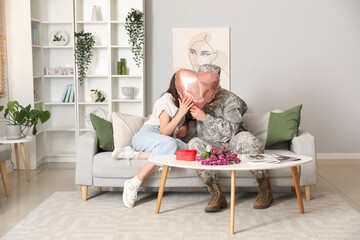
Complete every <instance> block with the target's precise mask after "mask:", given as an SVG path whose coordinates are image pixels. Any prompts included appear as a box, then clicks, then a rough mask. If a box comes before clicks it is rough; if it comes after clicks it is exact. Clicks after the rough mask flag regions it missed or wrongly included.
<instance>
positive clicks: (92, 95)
mask: <svg viewBox="0 0 360 240" xmlns="http://www.w3.org/2000/svg"><path fill="white" fill-rule="evenodd" d="M90 97H91V101H92V102H96V100H97V99H98V95H97V94H96V93H90Z"/></svg>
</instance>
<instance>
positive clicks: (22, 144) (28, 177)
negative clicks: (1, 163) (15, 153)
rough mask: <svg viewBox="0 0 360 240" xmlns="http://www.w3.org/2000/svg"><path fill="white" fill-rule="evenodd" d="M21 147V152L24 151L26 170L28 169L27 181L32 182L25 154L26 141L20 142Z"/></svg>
mask: <svg viewBox="0 0 360 240" xmlns="http://www.w3.org/2000/svg"><path fill="white" fill-rule="evenodd" d="M20 148H21V153H22V156H23V160H24V166H25V171H26V178H27V181H28V182H30V174H29V168H28V165H27V161H26V154H25V148H24V143H20Z"/></svg>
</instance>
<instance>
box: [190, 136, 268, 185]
mask: <svg viewBox="0 0 360 240" xmlns="http://www.w3.org/2000/svg"><path fill="white" fill-rule="evenodd" d="M188 145H189V149H196V150H197V151H198V154H203V153H204V152H206V147H207V146H210V147H211V148H213V147H216V148H220V147H222V146H229V147H230V149H231V150H232V151H234V152H236V153H237V154H258V153H263V152H264V146H263V144H261V142H260V141H259V139H257V138H256V137H255V136H254V135H253V134H251V133H250V132H248V131H243V132H239V133H238V134H236V135H235V136H234V137H233V138H232V139H231V140H230V142H227V143H221V142H214V141H210V140H207V139H204V138H199V137H196V138H193V139H191V140H190V141H189V143H188ZM251 172H252V173H253V174H254V175H255V177H257V178H261V177H269V171H267V170H260V171H251ZM197 174H198V175H199V177H200V178H201V179H202V180H203V181H204V183H206V182H209V181H213V180H218V176H217V171H211V170H197Z"/></svg>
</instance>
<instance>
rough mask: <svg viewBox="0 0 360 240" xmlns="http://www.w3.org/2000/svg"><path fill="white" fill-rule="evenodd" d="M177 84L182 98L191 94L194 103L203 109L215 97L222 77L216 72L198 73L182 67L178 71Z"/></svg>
mask: <svg viewBox="0 0 360 240" xmlns="http://www.w3.org/2000/svg"><path fill="white" fill-rule="evenodd" d="M175 84H176V89H177V91H178V93H179V95H180V98H181V99H184V98H185V97H186V96H191V97H192V98H193V99H194V104H195V105H197V106H198V107H199V108H200V109H202V108H203V107H204V106H205V105H206V104H208V103H209V102H211V100H213V98H214V97H215V94H216V93H217V91H218V90H219V86H220V78H219V75H218V74H217V73H215V72H201V73H196V72H194V71H193V70H190V69H180V70H179V71H177V72H176V75H175Z"/></svg>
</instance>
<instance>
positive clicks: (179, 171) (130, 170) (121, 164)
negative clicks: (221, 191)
mask: <svg viewBox="0 0 360 240" xmlns="http://www.w3.org/2000/svg"><path fill="white" fill-rule="evenodd" d="M265 152H268V153H279V154H282V155H289V154H290V155H291V154H294V153H292V152H290V151H286V150H281V151H275V150H270V151H265ZM146 161H147V160H144V159H135V160H132V161H131V165H129V164H128V161H127V160H119V159H115V158H112V157H111V152H101V153H98V154H96V155H95V156H94V163H93V177H94V178H122V179H128V178H132V177H134V176H136V175H137V174H138V172H139V170H140V169H141V167H142V166H143V164H144V163H145V162H146ZM218 174H219V177H220V178H223V177H228V178H229V179H230V171H219V173H218ZM270 175H271V177H291V176H292V174H291V170H290V168H281V169H275V170H271V171H270ZM236 177H237V178H242V177H245V178H254V175H253V174H252V173H251V172H250V171H237V172H236ZM149 178H161V172H155V173H153V174H151V175H150V176H149ZM168 178H169V179H175V178H198V175H197V173H196V171H195V170H193V169H183V168H175V167H172V168H170V171H169V173H168ZM254 181H255V178H254Z"/></svg>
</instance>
